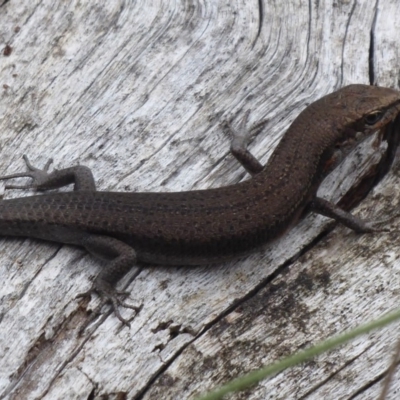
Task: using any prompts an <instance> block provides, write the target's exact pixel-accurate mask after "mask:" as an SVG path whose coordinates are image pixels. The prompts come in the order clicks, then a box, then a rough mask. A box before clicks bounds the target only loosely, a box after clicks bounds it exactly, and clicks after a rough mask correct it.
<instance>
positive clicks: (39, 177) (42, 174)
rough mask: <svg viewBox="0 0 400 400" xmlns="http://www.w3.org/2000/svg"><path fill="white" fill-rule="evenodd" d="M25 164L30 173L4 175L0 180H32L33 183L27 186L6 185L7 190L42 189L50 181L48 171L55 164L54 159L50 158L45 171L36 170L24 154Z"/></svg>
mask: <svg viewBox="0 0 400 400" xmlns="http://www.w3.org/2000/svg"><path fill="white" fill-rule="evenodd" d="M23 158H24V161H25V164H26V166H27V168H28V171H26V172H19V173H16V174H11V175H4V176H0V180H7V179H13V178H31V179H32V182H31V183H28V184H25V185H6V186H5V189H31V188H36V189H37V188H40V187H41V186H43V185H45V183H46V182H47V180H48V176H49V174H48V170H49V167H50V165H51V163H52V162H53V159H52V158H50V159H49V160H48V161H47V163H46V165H45V166H44V168H43V169H40V168H36V167H34V166H33V165H32V164H31V163H30V161H29V159H28V157H27V156H26V155H25V154H24V156H23Z"/></svg>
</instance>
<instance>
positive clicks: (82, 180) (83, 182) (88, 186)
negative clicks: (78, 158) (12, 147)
mask: <svg viewBox="0 0 400 400" xmlns="http://www.w3.org/2000/svg"><path fill="white" fill-rule="evenodd" d="M23 158H24V161H25V164H26V166H27V168H28V171H26V172H19V173H16V174H11V175H4V176H0V180H7V179H13V178H32V182H31V183H28V184H25V185H6V186H5V189H32V188H33V189H36V190H49V189H57V188H60V187H63V186H67V185H69V184H71V183H72V184H74V190H75V191H92V192H94V191H96V184H95V182H94V178H93V174H92V171H91V170H90V169H89V168H88V167H85V166H83V165H77V166H74V167H69V168H64V169H60V170H54V171H52V172H48V170H49V167H50V165H51V163H52V162H53V159H50V160H48V161H47V163H46V165H45V166H44V168H43V169H40V168H36V167H34V166H33V165H32V164H31V163H30V161H29V159H28V157H27V156H26V155H24V156H23Z"/></svg>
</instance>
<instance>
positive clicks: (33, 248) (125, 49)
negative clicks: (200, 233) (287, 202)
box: [0, 0, 400, 400]
mask: <svg viewBox="0 0 400 400" xmlns="http://www.w3.org/2000/svg"><path fill="white" fill-rule="evenodd" d="M399 20H400V3H399V2H398V1H397V0H381V1H376V2H374V1H368V2H367V1H363V2H357V1H355V0H348V1H339V0H337V1H333V2H332V1H328V0H321V1H316V2H314V1H308V2H306V1H303V0H292V1H290V2H284V1H282V2H280V1H272V0H265V1H258V2H257V1H252V2H249V1H243V2H237V3H234V2H230V1H204V2H196V1H193V2H186V1H184V2H171V1H157V0H153V1H146V2H144V1H122V0H120V1H111V2H103V3H94V2H93V3H92V2H65V1H59V0H57V1H54V0H52V1H50V0H43V1H37V0H32V1H29V2H27V1H26V2H17V1H14V0H8V1H7V0H6V1H4V0H3V1H1V2H0V44H1V46H2V47H1V56H0V60H1V61H0V83H1V87H0V89H1V101H0V132H1V136H0V149H1V163H0V171H1V173H3V172H4V173H10V172H12V171H19V170H21V169H23V168H24V166H23V162H22V159H21V156H22V154H24V153H27V154H29V156H30V158H31V160H32V161H33V162H35V163H36V164H37V165H39V166H40V165H43V164H44V163H45V161H46V160H47V159H48V158H49V157H54V159H55V167H56V168H62V167H66V166H70V165H74V164H77V163H81V164H84V165H87V166H89V167H90V168H92V169H93V171H94V173H95V177H96V180H97V183H98V187H99V189H103V190H105V189H108V190H122V191H150V190H153V191H159V190H163V191H179V190H188V189H192V188H209V187H216V186H219V185H226V184H230V183H234V182H238V181H239V180H241V179H247V176H246V174H245V172H244V171H243V169H242V168H241V167H240V166H239V165H238V163H237V162H235V160H234V159H233V158H232V156H231V155H229V152H228V149H229V137H228V136H227V135H226V133H224V132H223V130H222V129H221V127H220V125H219V124H220V122H221V121H223V120H224V119H228V118H232V121H233V124H237V122H238V120H239V119H240V117H241V116H242V115H243V114H244V112H245V111H246V110H248V109H251V122H252V123H254V122H256V121H258V120H260V119H263V118H268V119H269V122H268V125H267V126H266V128H265V129H264V131H263V132H262V133H260V134H258V136H257V137H256V138H255V139H254V140H253V142H252V144H251V151H252V152H253V153H254V154H255V155H256V156H257V157H259V158H260V159H261V160H262V161H263V162H265V161H266V160H267V159H268V157H269V155H270V153H271V151H272V149H273V148H274V146H275V145H276V143H277V142H278V140H279V139H280V137H281V136H282V134H283V133H284V131H285V129H286V128H287V127H288V126H289V125H290V123H291V121H292V120H293V119H294V118H295V116H296V115H297V114H298V113H299V112H300V111H301V110H302V109H303V108H304V107H305V106H306V105H308V104H310V103H311V102H312V101H314V100H316V99H317V98H319V97H321V96H322V95H324V94H326V93H328V92H331V91H333V90H335V89H337V88H339V87H341V86H343V85H346V84H349V83H356V82H357V83H369V82H372V83H376V84H379V85H382V86H390V87H398V85H399V64H400V60H399V50H398V49H399V46H400V28H399V23H398V21H399ZM362 154H363V155H364V156H365V157H366V158H367V161H365V163H364V164H363V162H361V161H360V159H359V157H361V155H359V154H358V153H357V154H356V155H355V156H354V157H353V158H352V159H351V160H349V161H348V163H347V164H346V165H345V166H344V167H343V168H342V170H341V172H339V173H338V174H337V175H335V177H333V178H331V179H330V180H329V182H325V186H324V187H325V188H324V189H323V190H322V194H323V195H324V196H327V197H330V198H335V199H338V198H340V195H341V194H342V193H343V192H344V191H345V189H344V188H345V187H346V185H347V187H348V186H349V185H352V184H353V183H351V181H350V183H349V182H348V178H349V177H350V178H351V179H353V178H354V179H356V177H357V176H358V174H363V171H364V170H365V168H368V165H371V163H372V162H373V161H372V158H373V157H372V158H371V157H370V158H369V155H370V151H369V150H368V149H364V150H363V152H362ZM360 165H361V167H363V168H364V170H363V169H362V168H361V169H359V171H358V172H356V171H355V169H356V166H360ZM398 175H399V169H398V168H396V167H394V168H392V171H391V172H390V174H388V176H387V177H386V178H385V179H384V181H383V182H381V184H380V185H379V186H378V187H377V188H376V189H375V191H374V192H373V193H372V195H370V196H369V198H368V199H366V200H365V201H363V202H362V205H361V206H360V207H359V208H358V209H357V210H354V212H356V213H359V214H361V215H362V216H364V217H377V218H383V217H387V216H390V215H392V214H393V215H394V214H395V213H396V212H397V209H398V203H399V201H400V195H399V179H398V178H399V177H398ZM343 182H344V183H343ZM5 195H6V197H7V198H10V197H17V196H21V195H23V194H21V193H18V192H14V191H13V192H7V193H6V194H5ZM249 201H251V199H249ZM399 224H400V220H399V219H394V220H393V221H392V223H391V227H392V228H393V229H395V228H396V227H397V228H398V226H399ZM328 226H331V225H329V221H328V220H326V219H324V218H322V217H316V216H310V217H309V218H307V219H306V220H304V221H303V222H302V223H300V225H299V226H297V227H296V228H295V229H293V231H291V232H290V233H289V234H288V235H287V236H286V237H285V238H283V239H282V240H280V241H279V242H277V243H274V244H272V245H270V246H269V247H268V248H267V249H266V250H265V251H263V252H258V253H256V254H254V255H252V256H251V257H248V258H244V259H239V260H236V261H234V262H230V263H224V264H220V265H214V266H211V267H210V266H202V267H198V268H190V269H189V268H184V267H181V268H171V267H168V268H167V267H165V266H153V265H151V266H146V267H145V266H137V267H134V268H133V269H132V272H131V273H130V275H129V276H128V277H127V279H125V282H124V283H125V284H127V285H128V286H127V287H128V290H129V291H130V292H131V293H132V295H131V301H132V302H135V303H136V304H139V303H140V304H143V309H142V310H141V311H140V313H139V315H137V316H136V317H134V314H133V313H131V312H130V311H129V310H127V311H123V315H124V316H125V317H128V318H131V317H132V328H131V329H130V330H128V329H126V328H124V329H120V325H119V322H118V321H117V319H116V318H115V317H114V316H113V315H109V314H106V317H107V315H108V317H107V318H103V319H101V320H100V321H99V323H98V324H96V325H94V326H92V327H91V330H92V331H91V333H90V334H88V335H86V336H83V337H79V336H78V335H77V330H78V328H79V326H80V325H81V324H82V323H84V322H85V320H86V318H87V317H88V313H87V311H86V307H88V308H89V309H93V308H94V307H95V305H96V304H97V303H96V300H92V302H90V304H87V303H86V302H85V301H83V300H77V299H76V295H77V294H78V293H79V292H82V291H84V290H86V289H87V288H88V287H89V286H90V279H91V277H93V276H94V275H95V274H96V273H97V271H98V270H99V268H100V266H99V265H100V264H99V262H98V261H97V260H94V259H93V258H92V257H90V256H89V255H87V254H86V253H85V252H84V251H83V250H82V249H77V248H72V247H70V246H63V245H59V244H51V243H44V242H38V241H35V240H29V239H26V240H23V239H21V240H17V239H6V238H4V239H2V240H1V252H0V276H1V277H2V284H1V287H0V313H1V314H0V315H1V322H0V330H1V333H0V365H1V367H0V398H5V399H59V398H69V399H88V398H95V397H96V396H101V395H109V396H110V397H109V398H128V399H143V400H144V399H189V398H193V397H194V396H195V394H199V393H201V392H204V391H205V390H207V389H210V388H212V387H214V386H215V385H218V384H221V383H224V382H225V381H227V380H229V379H231V378H234V377H237V376H238V375H240V374H243V373H245V372H248V371H251V370H253V369H255V368H258V367H260V366H261V365H263V364H266V363H269V362H271V361H274V360H276V359H277V358H279V357H281V356H283V355H286V354H290V353H292V352H295V351H296V350H298V349H301V348H304V347H305V346H308V345H311V344H313V343H317V342H319V341H320V340H322V339H324V338H327V337H329V336H331V335H334V334H337V333H340V332H343V331H344V330H346V329H349V328H351V327H355V326H356V325H357V324H359V323H362V322H365V321H368V320H371V319H373V318H376V317H378V316H380V315H381V314H383V313H385V312H387V311H389V310H391V309H393V308H394V307H396V306H398V305H399V304H400V275H399V269H400V261H399V251H400V247H399V240H398V234H397V233H396V232H392V233H388V234H376V235H364V236H361V235H356V234H354V233H352V232H350V231H349V230H348V229H345V228H343V227H336V229H334V230H333V231H332V232H331V233H329V234H328V235H320V233H321V232H324V230H326V229H327V227H328ZM302 253H304V254H303V255H301V257H299V258H298V259H297V260H296V261H291V260H294V259H296V257H297V256H298V255H300V254H302ZM397 329H398V326H392V327H390V328H388V329H385V330H383V331H381V332H375V333H373V334H371V335H369V336H367V337H362V338H360V339H358V340H356V341H353V342H352V343H350V344H348V345H347V346H344V347H342V348H341V349H339V350H337V351H334V352H331V353H329V354H326V355H324V356H321V357H319V358H318V359H317V360H316V361H315V362H310V363H308V364H307V365H305V366H300V367H298V368H295V369H292V370H290V371H287V372H285V373H282V374H280V375H278V376H277V377H275V378H274V379H272V380H267V381H265V382H263V383H262V384H260V385H259V386H257V387H256V388H254V389H252V390H249V391H248V392H246V393H245V394H241V395H236V396H234V397H233V398H237V399H239V398H246V399H321V398H324V399H350V398H355V399H375V398H377V395H378V393H379V392H380V390H381V389H380V388H381V384H382V377H383V375H384V372H385V370H386V368H387V366H388V363H389V360H390V357H391V351H392V348H393V346H394V343H395V341H396V340H397V337H398V333H397ZM399 390H400V382H399V381H398V380H395V381H394V383H393V386H392V389H391V392H390V396H389V398H393V399H394V398H397V396H398V392H399ZM396 392H397V395H396ZM118 395H119V396H121V397H118Z"/></svg>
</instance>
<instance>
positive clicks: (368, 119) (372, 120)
mask: <svg viewBox="0 0 400 400" xmlns="http://www.w3.org/2000/svg"><path fill="white" fill-rule="evenodd" d="M383 115H384V113H383V111H374V112H372V113H371V114H368V115H366V116H365V118H364V121H365V123H366V124H367V125H375V124H376V123H377V122H378V121H379V120H380V119H381V118H382V117H383Z"/></svg>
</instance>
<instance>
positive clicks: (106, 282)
mask: <svg viewBox="0 0 400 400" xmlns="http://www.w3.org/2000/svg"><path fill="white" fill-rule="evenodd" d="M399 113H400V92H399V91H397V90H394V89H389V88H383V87H376V86H369V85H361V84H355V85H349V86H345V87H343V88H341V89H339V90H337V91H336V92H333V93H331V94H328V95H326V96H324V97H322V98H320V99H319V100H317V101H315V102H314V103H312V104H311V105H309V106H308V107H306V108H305V109H304V110H303V111H302V112H301V113H300V114H299V115H298V116H297V118H296V119H295V120H294V121H293V123H292V124H291V125H290V127H289V128H288V130H287V131H286V133H285V134H284V135H283V137H282V139H281V141H280V142H279V143H278V145H277V146H276V148H275V150H274V151H273V153H272V155H271V156H270V158H269V160H268V162H267V163H266V165H265V166H264V165H262V164H261V163H260V162H259V161H258V160H257V158H256V157H254V156H253V155H252V154H251V153H250V151H249V150H248V149H247V145H248V142H249V137H250V134H249V132H247V131H246V129H245V126H246V124H247V122H248V117H249V113H248V112H247V113H245V115H244V117H243V118H242V119H241V121H240V124H239V128H238V129H237V130H235V129H233V128H232V127H231V126H230V125H229V129H230V130H231V131H232V142H231V148H230V151H231V153H232V154H233V156H234V157H235V158H236V159H237V160H238V161H239V162H240V164H241V165H242V166H243V167H244V168H245V169H246V171H247V172H248V173H249V174H250V175H251V178H250V179H248V180H245V181H243V182H240V183H236V184H232V185H228V186H224V187H219V188H212V189H205V190H192V191H183V192H133V193H124V192H107V191H97V190H96V185H95V181H94V178H93V174H92V172H91V170H90V169H89V168H87V167H85V166H81V165H78V166H73V167H69V168H65V169H61V170H53V171H52V172H49V171H48V170H49V166H50V164H51V162H52V160H51V159H50V160H49V162H47V164H46V166H45V167H44V169H39V168H36V167H34V166H33V165H32V164H31V163H30V162H29V160H28V158H27V157H26V156H24V160H25V163H26V165H27V169H28V170H27V171H26V172H22V173H15V174H11V175H4V176H0V180H8V179H12V178H20V177H29V178H31V179H32V181H31V183H29V184H26V185H6V186H5V189H27V188H34V189H36V190H39V191H46V190H49V189H56V188H60V187H63V186H65V185H68V184H74V190H73V191H72V192H63V193H44V194H40V195H34V196H28V197H22V198H16V199H9V200H2V201H0V235H2V236H3V235H4V236H22V237H32V238H38V239H44V240H49V241H55V242H60V243H66V244H71V245H78V246H82V247H84V248H85V249H86V250H87V251H88V252H89V253H91V254H92V255H94V256H96V257H100V258H103V259H106V260H107V267H106V268H104V269H103V270H102V271H101V272H100V273H99V274H98V276H97V277H96V279H95V280H94V282H93V285H92V287H91V289H90V290H88V291H87V292H85V293H82V294H81V295H79V296H91V295H92V294H93V293H97V294H98V295H100V297H101V298H102V304H101V306H102V305H104V304H105V303H106V302H110V303H111V306H112V309H113V311H114V313H115V315H116V317H117V318H118V319H119V320H120V321H121V322H122V323H123V324H126V325H129V322H128V321H127V320H126V319H125V318H123V317H122V315H121V314H120V311H119V307H127V308H131V309H134V310H135V311H136V312H138V311H139V310H140V307H136V306H133V305H130V304H127V303H126V302H125V301H124V300H123V299H124V297H122V296H125V295H126V294H127V293H126V292H121V291H118V290H116V288H115V286H116V284H117V283H118V281H119V280H120V279H121V278H122V277H123V276H124V275H125V274H126V273H127V271H129V269H130V268H131V267H132V266H133V265H134V264H135V263H137V262H144V263H158V264H173V265H197V264H204V263H218V262H222V261H225V260H228V259H232V258H235V257H239V256H242V255H245V254H248V253H249V252H252V251H254V250H255V249H259V248H262V247H263V246H264V245H265V244H267V243H269V242H271V241H273V240H275V239H277V238H279V237H280V236H282V235H283V234H285V232H286V231H288V230H289V229H290V228H291V227H293V226H294V225H295V224H296V223H297V222H298V221H299V220H300V219H301V218H302V217H303V216H304V215H305V214H307V213H309V212H315V213H319V214H322V215H324V216H327V217H330V218H332V219H335V220H336V221H339V222H341V223H342V224H344V225H345V226H347V227H348V228H350V229H352V230H354V231H356V232H359V233H368V232H374V231H376V229H375V228H374V227H373V225H372V224H370V223H369V222H367V221H364V220H362V219H360V218H358V217H356V216H354V215H352V214H351V213H349V212H347V211H345V210H343V209H341V208H340V207H339V206H337V205H335V204H334V203H332V202H330V201H328V200H325V199H322V198H320V197H318V196H317V190H318V187H319V186H320V184H321V182H322V181H323V180H324V178H325V177H326V176H327V175H328V174H329V173H330V172H331V171H332V170H333V169H334V168H336V166H337V165H339V164H340V162H341V161H342V160H343V158H344V157H346V155H348V154H349V152H350V151H351V150H352V149H354V147H355V146H356V145H357V144H358V143H360V142H361V141H363V140H364V139H365V138H366V137H369V136H370V135H372V134H373V133H375V132H377V131H383V130H384V129H385V128H387V127H388V126H390V125H391V124H393V123H394V120H395V118H396V117H397V116H398V115H399ZM98 313H99V312H97V314H98Z"/></svg>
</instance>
